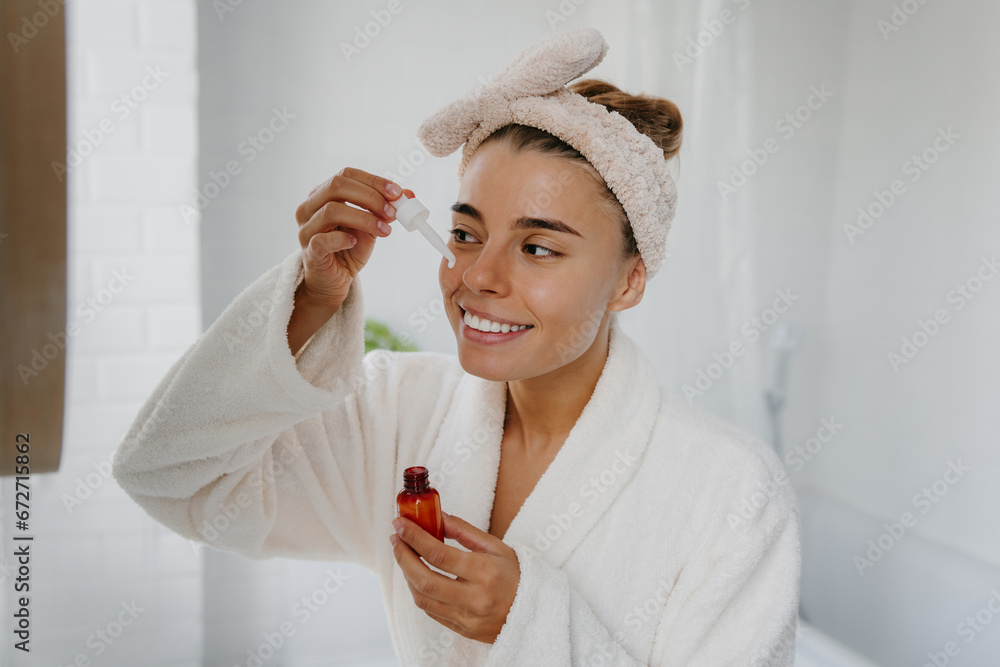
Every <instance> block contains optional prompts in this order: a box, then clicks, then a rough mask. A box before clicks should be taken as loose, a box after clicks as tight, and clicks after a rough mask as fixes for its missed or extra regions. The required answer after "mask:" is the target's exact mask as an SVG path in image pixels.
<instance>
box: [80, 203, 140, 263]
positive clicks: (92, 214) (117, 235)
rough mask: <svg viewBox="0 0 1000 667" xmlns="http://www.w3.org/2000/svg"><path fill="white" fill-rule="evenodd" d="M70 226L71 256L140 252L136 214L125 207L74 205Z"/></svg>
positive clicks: (137, 214) (134, 210) (129, 207)
mask: <svg viewBox="0 0 1000 667" xmlns="http://www.w3.org/2000/svg"><path fill="white" fill-rule="evenodd" d="M73 212H74V222H73V224H72V225H70V226H69V248H70V254H72V255H75V256H77V257H82V256H84V255H100V254H107V253H115V254H122V253H129V254H133V255H134V254H138V253H139V251H140V250H142V228H141V226H140V225H139V211H137V210H136V209H135V208H134V207H131V206H128V207H125V206H75V207H74V211H73Z"/></svg>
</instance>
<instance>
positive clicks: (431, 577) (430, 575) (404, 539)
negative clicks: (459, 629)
mask: <svg viewBox="0 0 1000 667" xmlns="http://www.w3.org/2000/svg"><path fill="white" fill-rule="evenodd" d="M397 521H398V522H399V524H397ZM393 525H394V526H395V525H401V526H402V531H401V532H400V531H397V533H396V534H397V535H398V537H399V540H398V541H397V542H396V544H395V546H394V547H393V549H392V553H393V556H394V557H395V559H396V562H397V563H398V564H399V567H400V569H401V570H402V571H403V574H404V576H405V577H406V580H407V581H408V582H409V583H410V586H411V587H412V588H413V589H414V590H416V591H417V592H418V593H420V594H421V595H424V596H427V597H429V598H433V599H435V600H446V601H449V603H451V604H454V602H455V601H456V600H459V599H461V598H462V597H463V595H464V591H463V590H462V588H461V583H460V582H458V581H456V580H455V579H452V578H451V577H448V576H445V575H443V574H441V573H440V572H435V571H434V570H431V569H430V568H429V567H427V565H425V564H424V562H423V561H421V560H420V557H421V556H422V557H423V558H424V560H425V561H427V563H428V564H430V565H433V566H434V567H436V568H438V569H439V570H443V571H444V572H451V569H450V566H449V564H450V563H454V562H455V560H456V556H458V557H460V556H461V555H462V552H460V551H459V550H458V549H456V548H454V547H450V546H448V545H446V544H442V543H441V542H439V541H438V540H437V538H435V537H434V536H433V535H431V534H430V533H428V532H427V531H425V530H424V529H422V528H420V527H419V526H417V524H415V523H413V522H412V521H409V520H408V519H394V520H393ZM450 552H454V553H450Z"/></svg>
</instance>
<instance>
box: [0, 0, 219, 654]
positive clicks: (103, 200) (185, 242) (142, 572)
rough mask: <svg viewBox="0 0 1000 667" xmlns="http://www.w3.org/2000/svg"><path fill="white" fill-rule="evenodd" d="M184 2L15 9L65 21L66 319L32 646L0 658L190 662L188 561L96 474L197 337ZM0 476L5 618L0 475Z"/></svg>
mask: <svg viewBox="0 0 1000 667" xmlns="http://www.w3.org/2000/svg"><path fill="white" fill-rule="evenodd" d="M194 4H195V3H194V2H192V1H189V0H87V1H86V2H70V3H66V4H65V6H63V3H61V2H59V3H56V2H53V3H46V5H47V6H49V7H50V9H51V8H54V11H55V12H56V14H55V15H54V16H52V17H51V18H49V19H45V21H43V20H42V18H35V17H29V18H31V19H32V20H34V21H35V25H36V26H37V25H38V24H39V23H41V24H42V25H41V27H38V30H45V29H46V24H47V21H49V20H51V21H61V20H65V21H66V33H67V42H68V43H67V79H68V83H67V85H68V91H67V96H68V104H69V109H68V128H67V129H68V141H69V147H68V148H69V149H71V150H70V151H68V155H67V162H66V166H67V167H68V172H67V173H66V174H65V177H66V178H68V187H69V210H68V236H69V239H68V263H69V266H68V276H69V291H68V309H67V323H75V324H77V325H78V327H79V332H78V333H77V334H76V335H71V336H69V337H68V340H67V348H66V352H65V353H66V355H67V371H66V376H67V377H66V387H67V395H66V413H65V429H64V443H63V459H62V464H61V467H60V470H59V472H58V473H52V474H45V475H36V476H33V477H34V478H33V480H32V492H31V518H32V528H33V532H34V533H35V535H36V540H35V542H34V543H33V552H32V560H31V586H32V587H31V591H30V593H31V610H32V618H31V631H32V635H31V644H30V648H31V652H30V653H28V654H24V653H22V652H21V651H15V650H14V649H13V648H12V646H11V644H12V642H11V639H10V637H11V635H10V634H9V632H8V633H7V636H6V638H5V640H4V642H3V643H2V644H0V664H3V665H14V666H19V665H24V666H26V667H27V666H33V665H68V664H105V665H150V666H151V667H152V666H158V667H159V666H162V667H166V666H169V665H194V664H197V663H198V661H199V658H200V651H201V633H202V612H201V593H200V589H201V573H202V565H201V559H200V558H199V555H198V553H197V551H195V550H194V549H192V548H191V546H190V544H189V543H188V542H187V541H186V540H183V539H181V538H179V537H178V536H176V535H174V534H173V533H170V532H169V531H167V530H166V529H165V528H162V527H161V526H159V524H156V523H154V522H153V521H151V520H150V519H149V517H148V516H147V515H146V514H145V513H144V512H143V511H142V510H141V509H139V508H138V507H137V506H136V505H135V503H133V502H132V500H131V499H130V498H128V497H127V496H126V495H125V494H124V493H123V492H122V491H121V490H120V489H119V488H118V486H117V484H115V483H114V481H113V480H112V479H111V478H110V471H111V465H110V459H111V455H112V453H113V452H114V450H115V448H116V447H117V446H118V444H119V442H120V441H121V438H122V436H123V435H124V433H125V431H126V429H127V428H128V426H129V425H130V424H131V422H132V420H133V419H134V417H135V414H136V412H137V411H138V409H139V406H140V405H142V403H143V402H144V401H145V400H146V398H147V397H148V395H149V394H150V392H151V391H152V389H153V386H154V385H155V383H156V382H158V381H159V379H160V378H161V377H162V376H163V374H164V373H165V372H166V370H167V368H168V367H169V365H170V364H171V363H173V361H174V360H175V359H176V358H177V357H178V356H179V355H180V353H182V352H183V351H184V349H186V348H187V346H188V345H189V344H190V343H191V342H192V341H193V340H194V338H195V337H196V336H197V335H198V333H199V332H200V330H201V321H200V315H199V301H200V296H199V288H198V284H199V282H198V262H197V258H198V254H199V241H198V235H197V228H196V227H192V226H189V225H185V224H184V223H183V221H182V220H181V218H180V215H179V212H178V208H177V205H178V204H179V203H180V201H181V200H182V198H183V197H184V196H185V194H186V193H187V191H188V189H189V188H190V187H192V186H193V184H194V180H195V173H196V172H195V169H196V154H197V122H196V110H197V108H196V99H197V94H198V80H197V74H196V70H195V47H196V39H195V21H194ZM39 6H40V7H41V5H39ZM64 12H65V13H64ZM43 18H44V17H43ZM5 42H6V39H5ZM29 46H30V43H29ZM4 48H8V47H7V44H6V43H5V44H4ZM25 48H27V47H25ZM56 177H57V175H56V173H55V171H54V172H53V178H56ZM0 484H2V489H3V493H2V498H3V507H2V514H3V528H4V536H5V538H4V544H5V547H4V554H3V559H2V566H0V580H2V581H0V596H2V598H3V604H2V605H0V606H2V608H3V610H4V617H5V618H8V619H9V618H11V614H12V613H13V609H14V608H13V606H12V601H11V599H10V596H11V595H13V586H12V582H11V580H10V578H11V577H12V576H15V565H16V563H15V562H14V559H13V558H12V557H11V552H12V549H9V548H8V547H9V545H10V544H11V543H10V542H9V541H8V536H9V535H10V534H11V532H12V531H13V528H14V526H13V521H12V515H11V513H10V511H11V509H12V508H13V506H14V488H13V486H14V485H13V479H12V478H10V477H5V478H3V479H2V482H0ZM123 613H124V616H121V615H122V614H123ZM120 618H124V619H125V620H126V621H128V625H125V626H120V625H117V623H118V622H119V619H120ZM8 625H9V624H8ZM109 631H110V634H109ZM98 632H101V633H104V634H103V638H102V637H101V635H98ZM79 656H82V658H80V657H79ZM77 660H81V661H80V662H75V663H74V661H77ZM82 660H89V661H90V662H89V663H85V662H83V661H82Z"/></svg>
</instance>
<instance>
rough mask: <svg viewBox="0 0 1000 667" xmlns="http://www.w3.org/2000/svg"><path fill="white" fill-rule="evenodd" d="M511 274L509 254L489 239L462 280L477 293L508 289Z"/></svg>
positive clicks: (466, 270)
mask: <svg viewBox="0 0 1000 667" xmlns="http://www.w3.org/2000/svg"><path fill="white" fill-rule="evenodd" d="M509 275H510V265H509V256H508V255H507V253H506V252H505V250H504V249H503V247H502V246H499V245H496V244H494V245H493V246H491V245H490V242H489V241H487V242H486V243H484V244H483V249H482V250H480V251H479V254H478V255H477V256H476V258H475V259H474V260H472V263H471V264H470V265H469V266H468V267H466V269H465V271H464V272H463V273H462V282H464V283H465V286H466V287H468V288H469V289H470V290H472V291H473V292H476V293H481V292H484V291H485V292H496V293H503V292H504V291H506V285H507V279H508V276H509Z"/></svg>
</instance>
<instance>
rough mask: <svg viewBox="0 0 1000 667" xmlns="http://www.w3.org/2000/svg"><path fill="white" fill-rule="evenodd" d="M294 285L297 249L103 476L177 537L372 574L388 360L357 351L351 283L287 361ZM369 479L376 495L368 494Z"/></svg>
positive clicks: (386, 437)
mask: <svg viewBox="0 0 1000 667" xmlns="http://www.w3.org/2000/svg"><path fill="white" fill-rule="evenodd" d="M302 276H303V274H302V261H301V254H300V252H299V251H296V252H295V253H292V254H291V255H289V256H288V257H287V258H286V259H285V260H284V261H283V262H282V263H280V264H279V265H277V266H275V267H273V268H272V269H270V270H269V271H267V272H266V273H265V274H264V275H262V276H261V277H260V278H258V279H257V280H256V281H255V282H254V283H253V284H251V285H250V286H249V287H247V288H246V289H245V290H244V291H243V292H242V293H240V294H239V295H238V296H237V297H236V298H235V299H234V301H233V302H232V303H231V304H230V305H229V306H228V307H227V308H226V309H225V311H224V312H223V313H222V314H221V315H220V316H219V318H218V319H217V320H216V321H215V322H214V323H213V324H212V326H211V327H209V329H208V330H207V331H206V332H205V333H203V334H202V335H201V336H200V337H199V338H198V339H197V340H196V341H195V342H194V343H193V344H192V345H191V347H190V348H188V350H187V351H186V352H185V353H184V354H183V355H182V356H181V357H180V358H179V359H178V360H177V361H176V362H175V363H174V364H173V366H172V367H171V368H170V369H169V371H168V372H167V374H166V376H165V377H164V378H163V379H162V380H161V381H160V382H159V384H158V385H157V386H156V388H155V390H154V391H153V394H152V395H151V396H150V397H149V399H148V400H147V402H146V403H145V405H144V406H143V407H142V408H141V409H140V411H139V413H138V415H137V417H136V419H135V421H134V423H133V424H132V426H131V428H130V429H129V430H128V432H127V433H126V435H125V437H124V440H123V441H122V442H121V444H120V445H119V448H118V450H117V451H116V452H115V456H114V460H113V474H114V478H115V480H116V481H117V482H118V484H119V485H120V486H121V488H122V489H124V490H125V492H126V493H127V494H128V495H129V496H131V497H132V499H134V500H135V502H136V503H138V504H139V505H140V506H141V507H142V508H143V509H144V510H145V511H146V512H147V513H148V514H149V515H150V516H151V517H153V518H154V519H156V520H157V521H159V522H160V523H162V524H163V525H165V526H167V527H168V528H170V529H171V530H173V531H174V532H176V533H178V534H180V535H182V536H183V537H186V538H188V539H190V540H195V541H197V542H201V543H203V544H206V545H209V546H212V547H214V548H216V549H219V550H222V551H230V552H235V553H239V554H242V555H244V556H247V557H249V558H252V559H263V558H271V557H276V556H288V557H294V558H300V559H307V560H335V561H354V562H359V563H361V564H363V565H366V566H367V567H369V568H371V567H373V565H374V562H375V557H374V553H373V551H374V544H375V539H374V534H373V531H374V530H375V522H374V521H373V513H374V510H373V506H374V503H373V502H371V501H370V499H371V498H372V496H373V494H375V493H379V492H382V493H389V494H391V495H393V498H394V494H393V490H392V489H391V486H390V485H391V480H388V479H387V477H389V476H392V475H393V474H394V470H395V468H394V463H395V456H396V441H397V439H396V435H395V426H396V423H397V417H396V416H394V415H391V414H390V415H387V416H383V418H382V419H376V418H375V415H376V412H377V411H378V402H380V401H382V400H392V397H393V396H394V395H395V391H394V389H393V387H392V384H393V382H395V381H396V380H397V379H398V378H395V376H394V375H393V374H392V372H391V365H390V364H386V363H383V362H385V361H386V359H389V358H397V359H398V358H399V357H390V356H389V355H387V354H386V351H384V350H373V351H372V352H371V353H369V354H367V355H365V353H364V316H363V304H362V298H361V293H360V286H359V283H358V280H357V279H355V281H354V283H353V284H352V286H351V289H350V292H349V294H348V296H347V299H346V300H345V302H344V304H343V305H342V306H341V308H340V309H339V310H338V311H337V313H336V314H335V315H334V316H333V317H332V318H331V319H330V320H329V321H328V322H327V323H326V324H325V325H324V326H323V327H322V328H321V329H320V330H319V331H318V332H317V333H316V334H315V335H314V336H313V337H312V339H311V340H310V342H309V344H308V347H306V348H304V351H303V352H302V353H301V356H300V357H299V358H298V360H296V359H295V358H294V357H293V356H292V353H291V350H290V349H289V346H288V340H287V326H288V321H289V317H290V314H291V311H292V307H293V303H294V293H295V290H296V287H297V286H298V284H299V282H300V281H301V279H302ZM386 368H390V370H385V369H386ZM321 413H325V415H323V414H321ZM377 473H378V474H381V476H382V477H378V475H377ZM383 478H386V481H384V482H381V481H380V480H382V479H383ZM380 483H382V484H383V485H384V486H386V487H387V488H386V489H376V488H373V487H376V486H378V485H379V484H380ZM379 528H380V529H381V532H380V533H379V534H380V536H381V534H382V533H384V532H385V526H382V525H379Z"/></svg>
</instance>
